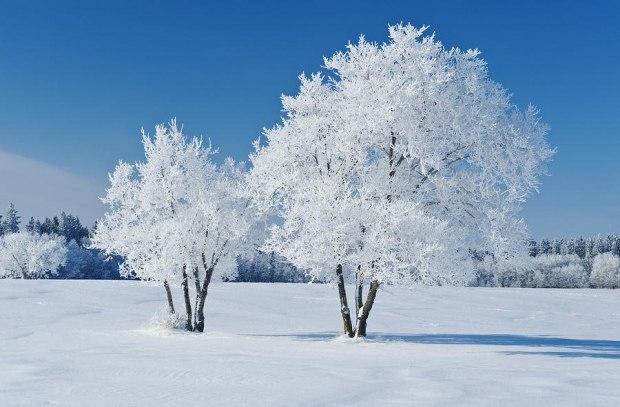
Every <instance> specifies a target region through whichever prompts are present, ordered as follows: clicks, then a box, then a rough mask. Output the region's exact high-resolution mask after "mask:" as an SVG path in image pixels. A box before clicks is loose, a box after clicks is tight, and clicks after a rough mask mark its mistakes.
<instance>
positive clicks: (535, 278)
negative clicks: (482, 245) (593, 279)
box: [470, 254, 589, 288]
mask: <svg viewBox="0 0 620 407" xmlns="http://www.w3.org/2000/svg"><path fill="white" fill-rule="evenodd" d="M587 266H588V263H587V262H586V261H585V260H582V259H581V258H579V256H577V255H575V254H570V255H559V254H558V255H556V254H543V255H539V256H537V257H534V258H531V259H530V261H529V262H528V263H526V264H511V263H506V262H499V263H498V262H495V261H493V260H491V259H490V258H489V257H486V258H483V259H481V260H480V261H479V262H478V267H477V270H476V278H475V279H474V281H472V283H471V284H470V285H472V286H498V287H530V288H583V287H587V286H588V280H589V273H588V267H587Z"/></svg>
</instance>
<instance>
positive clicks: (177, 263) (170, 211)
mask: <svg viewBox="0 0 620 407" xmlns="http://www.w3.org/2000/svg"><path fill="white" fill-rule="evenodd" d="M142 141H143V144H144V151H145V161H144V162H141V163H137V164H135V165H131V164H127V163H123V162H121V163H119V164H118V166H117V167H116V169H115V171H114V173H112V174H111V175H110V187H109V188H108V190H107V193H106V196H105V198H103V201H104V203H106V204H107V205H108V206H109V211H108V212H107V213H106V215H105V216H104V217H103V219H101V220H100V221H99V222H98V224H97V228H96V233H95V236H94V238H93V245H94V246H95V247H99V248H101V249H104V250H106V251H107V252H108V253H113V254H118V255H121V256H123V257H124V258H125V261H124V263H123V265H122V273H123V274H124V275H125V276H137V277H139V278H141V279H143V280H154V281H164V280H167V281H169V282H170V283H179V282H181V280H182V273H181V270H182V269H183V268H184V267H185V268H186V270H187V274H189V276H190V278H191V277H192V276H193V270H195V269H198V272H199V273H200V274H199V276H200V277H201V278H204V273H205V267H206V268H207V269H208V268H209V267H213V269H215V270H216V271H217V273H218V274H219V277H221V276H222V275H225V274H228V275H229V274H231V273H235V272H236V268H235V265H234V260H235V257H236V256H237V255H238V254H239V252H240V251H241V250H243V248H244V247H245V246H246V245H247V242H246V240H245V239H244V236H245V235H246V233H248V230H249V229H250V226H251V222H250V221H249V215H248V211H247V210H246V207H247V205H246V203H245V202H246V201H245V200H244V199H243V193H244V186H243V181H244V179H243V176H244V175H243V168H242V166H241V165H239V164H236V163H234V162H233V161H232V160H226V161H225V163H224V164H222V165H220V166H216V165H215V164H214V163H213V162H212V161H211V159H210V158H211V156H212V155H213V154H214V153H215V152H214V151H213V149H212V148H211V147H210V146H207V147H205V146H203V145H202V142H201V140H200V139H198V138H192V139H190V140H187V139H186V138H185V136H184V135H183V133H182V130H181V129H179V128H178V127H177V125H176V121H175V120H172V121H171V122H170V124H169V125H168V126H166V125H158V126H157V127H156V131H155V135H154V136H153V137H150V136H149V135H147V134H145V133H144V131H143V132H142ZM203 259H204V260H205V262H204V263H203ZM216 265H217V266H218V267H217V268H216V267H215V266H216Z"/></svg>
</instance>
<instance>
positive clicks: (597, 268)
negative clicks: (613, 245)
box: [590, 253, 620, 288]
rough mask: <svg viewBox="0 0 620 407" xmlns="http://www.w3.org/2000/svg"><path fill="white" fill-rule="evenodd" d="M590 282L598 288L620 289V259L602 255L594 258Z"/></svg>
mask: <svg viewBox="0 0 620 407" xmlns="http://www.w3.org/2000/svg"><path fill="white" fill-rule="evenodd" d="M590 282H591V283H592V285H593V286H594V287H598V288H618V287H620V257H618V256H615V255H613V254H612V253H601V254H598V255H596V257H594V261H593V262H592V273H591V274H590Z"/></svg>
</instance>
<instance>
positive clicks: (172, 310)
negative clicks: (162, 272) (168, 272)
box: [164, 280, 174, 315]
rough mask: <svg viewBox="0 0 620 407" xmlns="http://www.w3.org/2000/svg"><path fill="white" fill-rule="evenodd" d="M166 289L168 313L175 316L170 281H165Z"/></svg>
mask: <svg viewBox="0 0 620 407" xmlns="http://www.w3.org/2000/svg"><path fill="white" fill-rule="evenodd" d="M164 288H165V289H166V298H168V313H169V314H170V315H172V314H174V302H172V292H171V291H170V285H168V280H164Z"/></svg>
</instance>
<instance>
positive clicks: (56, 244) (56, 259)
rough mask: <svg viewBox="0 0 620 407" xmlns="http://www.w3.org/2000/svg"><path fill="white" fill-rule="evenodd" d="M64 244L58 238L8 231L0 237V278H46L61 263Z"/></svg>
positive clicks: (65, 254) (65, 248)
mask: <svg viewBox="0 0 620 407" xmlns="http://www.w3.org/2000/svg"><path fill="white" fill-rule="evenodd" d="M66 260H67V247H66V245H65V240H64V239H63V238H62V237H59V236H54V235H38V234H31V233H10V234H7V235H4V236H2V237H0V277H1V278H23V279H32V278H47V277H50V276H53V275H56V274H57V272H58V268H59V267H61V266H63V265H65V263H66Z"/></svg>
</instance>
